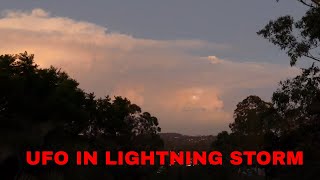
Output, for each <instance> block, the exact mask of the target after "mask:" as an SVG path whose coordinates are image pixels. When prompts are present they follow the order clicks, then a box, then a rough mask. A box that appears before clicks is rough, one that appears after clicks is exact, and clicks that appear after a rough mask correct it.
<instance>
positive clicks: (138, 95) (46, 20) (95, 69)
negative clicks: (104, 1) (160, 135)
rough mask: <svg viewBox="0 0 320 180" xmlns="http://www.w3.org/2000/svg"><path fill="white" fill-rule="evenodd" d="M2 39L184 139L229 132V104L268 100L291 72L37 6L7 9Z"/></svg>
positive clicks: (8, 48) (6, 48) (205, 45)
mask: <svg viewBox="0 0 320 180" xmlns="http://www.w3.org/2000/svg"><path fill="white" fill-rule="evenodd" d="M0 40H1V42H2V43H1V44H0V52H1V54H4V53H12V54H13V53H19V52H24V51H28V52H29V53H33V54H35V57H36V62H37V63H38V64H39V65H40V66H42V67H47V66H49V65H54V66H57V67H61V68H62V69H63V70H65V71H67V72H68V73H69V74H71V75H72V76H73V77H74V78H76V79H77V80H78V81H79V82H80V86H81V87H82V88H84V89H86V90H87V91H94V92H96V93H97V95H99V96H103V95H106V94H111V95H121V96H126V97H128V98H129V99H130V100H131V101H133V102H134V103H137V104H138V105H140V106H142V108H143V109H144V110H147V111H150V112H151V113H152V114H154V115H156V116H157V117H158V118H159V119H160V123H161V124H160V125H161V126H162V128H163V130H164V131H177V132H182V133H189V134H214V133H217V132H218V131H221V130H225V129H227V126H228V123H229V122H230V121H232V109H233V108H234V107H235V104H234V103H235V102H236V101H240V100H241V99H243V98H245V97H244V95H249V94H246V93H245V92H246V91H247V90H249V91H250V92H251V90H254V92H255V94H258V95H262V96H270V95H271V92H266V91H265V90H266V89H270V88H271V89H272V88H274V87H275V85H276V84H277V82H278V81H279V80H281V79H284V78H286V77H289V76H292V75H294V74H296V73H297V70H296V69H293V68H289V67H287V66H281V65H276V64H268V63H258V62H236V61H230V60H226V59H220V58H218V57H216V56H214V55H211V54H208V56H207V57H200V56H197V55H195V53H190V52H196V51H197V50H203V49H206V51H210V50H212V51H214V52H216V51H219V50H223V49H226V48H230V47H229V46H226V45H223V44H221V45H220V44H215V43H210V42H206V41H201V40H153V39H142V38H135V37H133V36H130V35H126V34H121V33H113V32H109V31H108V30H107V29H106V28H105V27H102V26H99V25H97V24H93V23H89V22H83V21H76V20H73V19H70V18H66V17H58V16H52V15H50V13H49V12H46V11H45V10H42V9H34V10H32V11H31V12H23V11H6V12H5V13H4V14H3V16H2V17H1V19H0Z"/></svg>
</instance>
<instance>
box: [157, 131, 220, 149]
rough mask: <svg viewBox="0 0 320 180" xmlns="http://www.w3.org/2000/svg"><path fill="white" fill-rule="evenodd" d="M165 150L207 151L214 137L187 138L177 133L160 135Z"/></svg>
mask: <svg viewBox="0 0 320 180" xmlns="http://www.w3.org/2000/svg"><path fill="white" fill-rule="evenodd" d="M160 136H161V138H162V139H163V140H164V144H165V149H168V150H207V149H209V148H210V145H211V144H212V142H213V141H214V140H215V136H211V135H210V136H188V135H182V134H178V133H161V134H160Z"/></svg>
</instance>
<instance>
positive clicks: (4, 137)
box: [0, 52, 163, 180]
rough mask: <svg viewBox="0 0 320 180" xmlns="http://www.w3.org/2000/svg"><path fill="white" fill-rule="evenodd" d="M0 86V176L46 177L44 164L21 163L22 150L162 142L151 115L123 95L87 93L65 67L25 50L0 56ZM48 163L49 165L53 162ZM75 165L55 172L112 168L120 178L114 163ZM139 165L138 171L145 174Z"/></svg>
mask: <svg viewBox="0 0 320 180" xmlns="http://www.w3.org/2000/svg"><path fill="white" fill-rule="evenodd" d="M0 87H1V88H0V122H1V126H0V128H1V131H0V134H1V135H0V138H1V139H0V143H1V146H0V147H1V148H0V151H1V154H0V163H1V167H0V172H1V179H5V180H7V179H19V178H23V177H26V176H27V177H35V178H40V179H47V178H46V175H47V174H48V173H47V172H46V171H47V169H43V168H42V169H41V170H40V169H39V168H31V167H29V166H27V165H26V164H25V163H24V160H25V159H24V153H25V151H26V150H64V151H70V152H75V151H76V150H98V151H99V150H101V151H103V150H106V149H108V150H114V151H116V150H120V149H121V150H151V149H158V148H160V147H163V142H162V140H161V139H160V136H159V132H160V131H161V129H160V127H159V123H158V119H157V118H156V117H154V116H152V115H151V114H150V113H148V112H143V111H142V110H141V108H140V107H139V106H137V105H136V104H133V103H131V102H130V101H129V100H128V99H126V98H122V97H114V98H113V99H112V98H110V97H109V96H106V97H104V98H96V97H95V95H94V94H93V93H86V92H84V91H83V90H82V89H80V88H79V83H78V82H77V81H76V80H74V79H72V78H70V77H69V76H68V74H67V73H65V72H63V71H61V70H59V69H56V68H54V67H50V68H39V67H38V65H37V64H35V62H34V56H33V55H29V54H27V53H26V52H25V53H21V54H16V55H1V56H0ZM50 167H51V168H48V170H49V169H50V171H51V170H52V169H55V168H56V167H54V166H50ZM79 169H82V170H81V171H80V170H79V171H75V169H74V167H73V166H69V167H64V168H59V169H58V170H57V172H61V173H62V172H63V174H64V177H65V178H66V179H89V177H95V178H93V179H102V178H104V176H106V174H108V176H110V175H109V174H115V175H117V174H118V175H117V176H120V177H115V178H118V179H121V173H117V171H119V169H117V168H114V169H107V173H106V172H105V169H103V171H102V170H101V169H100V171H99V170H98V169H99V168H98V169H93V168H92V169H90V168H87V169H90V170H83V169H85V168H79ZM139 170H141V169H139ZM91 171H92V172H91ZM130 171H132V170H130ZM130 171H123V172H130ZM144 171H145V170H141V173H142V172H143V173H144V174H146V172H147V171H146V172H144ZM75 172H76V173H75ZM93 172H95V173H93ZM111 172H112V173H111ZM132 172H133V171H132ZM137 172H138V171H137ZM136 174H137V176H138V175H139V173H136ZM94 175H96V176H94ZM128 176H129V175H128Z"/></svg>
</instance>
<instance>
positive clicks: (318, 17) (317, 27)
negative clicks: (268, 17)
mask: <svg viewBox="0 0 320 180" xmlns="http://www.w3.org/2000/svg"><path fill="white" fill-rule="evenodd" d="M298 1H299V2H301V3H303V4H304V5H306V6H307V7H309V10H308V11H307V12H306V14H305V15H304V16H303V17H302V18H301V19H299V20H294V18H293V17H292V16H289V15H286V16H282V17H279V18H278V19H276V20H272V21H270V22H269V23H268V24H267V25H266V26H265V27H264V28H263V29H262V30H260V31H259V32H258V35H260V36H262V37H264V38H266V39H267V40H269V41H270V42H272V43H273V44H275V45H276V46H278V47H279V48H280V49H281V50H284V51H286V53H287V55H288V56H289V57H290V65H292V66H293V65H295V64H296V63H297V61H298V60H299V59H302V58H308V59H312V60H314V61H318V62H319V61H320V54H319V53H320V48H319V45H320V44H319V43H320V6H319V1H316V0H315V1H307V0H298Z"/></svg>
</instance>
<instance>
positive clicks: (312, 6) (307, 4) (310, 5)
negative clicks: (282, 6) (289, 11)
mask: <svg viewBox="0 0 320 180" xmlns="http://www.w3.org/2000/svg"><path fill="white" fill-rule="evenodd" d="M298 1H299V2H301V3H302V4H304V5H306V6H308V7H311V8H314V7H315V6H314V5H312V4H309V3H307V2H305V1H304V0H298ZM314 1H315V0H312V2H314ZM314 3H316V2H314ZM316 4H318V3H316Z"/></svg>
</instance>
